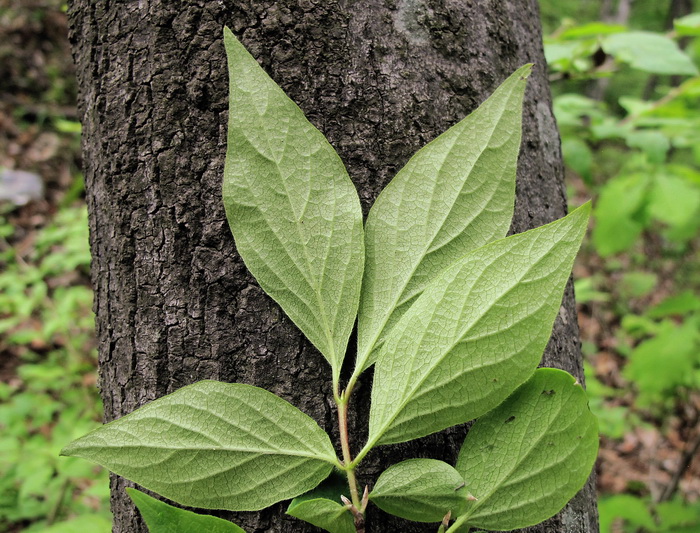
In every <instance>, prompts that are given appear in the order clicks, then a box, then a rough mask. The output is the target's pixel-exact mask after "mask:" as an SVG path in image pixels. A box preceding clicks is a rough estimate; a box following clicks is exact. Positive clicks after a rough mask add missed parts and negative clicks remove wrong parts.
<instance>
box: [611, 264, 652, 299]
mask: <svg viewBox="0 0 700 533" xmlns="http://www.w3.org/2000/svg"><path fill="white" fill-rule="evenodd" d="M658 283H659V277H658V276H657V275H656V274H654V273H653V272H638V271H635V272H625V273H624V274H622V278H621V279H620V282H619V284H618V289H617V290H618V291H619V293H620V295H621V296H622V297H623V298H624V299H625V300H629V299H631V298H641V297H642V296H646V295H647V294H649V293H650V292H651V291H653V290H654V289H655V288H656V286H657V284H658Z"/></svg>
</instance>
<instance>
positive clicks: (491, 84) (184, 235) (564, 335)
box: [70, 0, 597, 533]
mask: <svg viewBox="0 0 700 533" xmlns="http://www.w3.org/2000/svg"><path fill="white" fill-rule="evenodd" d="M70 20H71V27H72V30H71V41H72V46H73V51H74V56H75V60H76V63H77V66H78V80H79V86H80V108H81V113H82V118H83V125H84V129H83V136H84V137H83V138H84V140H83V146H84V161H85V177H86V184H87V194H88V202H89V210H90V229H91V246H92V254H93V265H92V276H93V282H94V286H95V311H96V313H97V330H98V336H99V348H100V365H101V380H100V383H101V388H102V395H103V398H104V406H105V416H106V419H107V420H112V419H115V418H118V417H120V416H122V415H124V414H126V413H129V412H131V411H132V410H134V409H136V408H137V407H139V406H141V405H143V404H144V403H146V402H148V401H150V400H153V399H155V398H158V397H160V396H162V395H164V394H167V393H169V392H172V391H174V390H176V389H177V388H179V387H182V386H183V385H186V384H189V383H192V382H194V381H198V380H201V379H205V378H210V379H218V380H222V381H230V382H245V383H251V384H254V385H258V386H260V387H264V388H266V389H268V390H270V391H272V392H274V393H276V394H278V395H280V396H282V397H283V398H285V399H287V400H289V401H290V402H292V403H293V404H294V405H296V406H297V407H299V408H300V409H302V410H303V411H304V412H306V413H308V414H309V415H311V416H312V417H314V418H315V419H316V420H318V421H319V423H320V424H321V425H322V426H323V427H325V428H327V429H328V430H329V431H330V432H331V434H332V435H335V429H334V428H335V416H336V415H335V410H334V408H333V403H332V396H331V387H330V382H329V369H328V366H327V364H326V363H325V361H324V360H323V358H322V357H321V356H320V355H319V354H318V353H317V352H316V351H315V350H314V349H313V348H312V347H311V346H310V345H309V344H308V342H306V341H305V340H304V338H303V337H302V335H301V334H300V333H299V332H298V330H297V329H296V328H295V327H294V325H293V324H292V323H291V322H290V321H289V320H288V319H287V318H286V317H285V316H284V314H283V313H282V312H281V311H280V309H279V308H278V307H277V306H276V305H275V304H274V303H273V302H272V301H271V300H270V299H269V298H268V297H267V296H266V295H265V294H263V293H262V291H261V290H260V288H259V287H258V286H257V284H256V283H255V281H254V280H253V279H252V277H251V276H250V274H249V273H248V272H247V270H246V268H245V267H244V265H243V263H242V261H241V259H240V257H239V256H238V255H237V254H236V251H235V248H234V243H233V239H232V237H231V233H230V231H229V229H228V227H227V224H226V220H225V216H224V210H223V205H222V201H221V180H222V173H223V164H224V153H225V148H226V120H227V89H228V87H227V72H226V61H225V55H224V50H223V44H222V28H223V26H224V25H228V26H230V27H231V28H232V30H233V31H234V33H235V34H236V35H237V36H238V37H239V38H240V39H241V40H242V42H243V43H244V44H245V45H246V46H247V47H248V49H249V50H250V51H251V52H252V54H253V55H254V56H255V57H256V58H258V60H259V61H260V62H261V64H262V65H263V67H264V68H265V69H266V70H267V71H268V72H269V73H270V74H271V76H272V77H273V78H274V79H275V80H276V81H277V82H278V83H279V84H280V85H281V86H282V87H283V88H284V90H285V91H287V93H288V94H289V95H290V96H291V97H292V98H293V99H294V100H295V101H296V102H297V103H298V104H299V105H300V106H301V108H302V109H303V110H304V112H305V113H306V114H307V116H308V117H309V118H310V120H311V121H312V122H313V123H314V124H315V125H316V126H317V127H319V129H321V131H323V132H324V133H325V134H326V135H327V136H328V138H329V140H330V141H331V143H332V144H333V146H335V148H336V149H337V150H338V152H339V153H340V156H341V157H342V159H343V160H344V161H345V163H346V165H347V166H348V169H349V172H350V175H351V176H352V178H353V180H354V182H355V184H356V185H357V188H358V190H359V191H360V197H361V200H362V204H363V209H364V210H365V214H366V212H367V210H368V209H369V206H370V205H371V204H372V202H373V200H374V198H376V196H377V194H378V193H379V191H380V190H381V189H382V188H383V187H384V186H385V185H386V184H387V183H388V182H389V180H390V179H391V177H392V176H393V175H394V174H395V173H396V171H397V170H398V169H399V168H401V166H402V165H403V164H404V163H405V162H406V161H407V160H408V158H409V157H410V156H411V155H412V154H413V153H414V152H415V151H416V150H417V149H418V148H419V147H421V146H423V145H424V144H425V143H426V142H428V141H430V140H431V139H433V138H434V137H435V136H437V135H438V134H439V133H441V132H442V131H444V130H445V129H446V128H448V127H449V126H450V125H452V124H454V123H455V122H457V121H458V120H459V119H461V118H462V117H464V116H465V115H466V114H467V113H469V112H470V111H471V110H472V109H474V108H475V107H476V106H477V105H478V104H479V103H480V102H481V101H482V100H483V99H484V98H485V97H486V96H487V95H488V94H490V92H491V91H492V90H493V89H495V88H496V87H497V86H498V84H499V83H500V82H501V81H503V80H504V79H505V78H506V77H507V76H508V75H509V74H510V73H511V72H512V71H513V70H515V69H516V68H517V67H519V66H521V65H522V64H524V63H527V62H534V63H535V64H536V67H535V72H534V74H533V75H532V76H531V78H530V81H529V83H528V90H527V94H526V103H525V115H524V138H523V144H522V153H521V155H520V163H519V171H518V186H517V206H516V215H515V219H514V222H513V228H512V229H513V231H515V232H520V231H523V230H526V229H528V228H531V227H534V226H538V225H541V224H543V223H546V222H549V221H551V220H553V219H556V218H558V217H561V216H562V215H564V213H565V211H566V198H565V194H564V186H563V182H562V174H563V171H562V162H561V154H560V147H559V138H558V134H557V129H556V125H555V122H554V119H553V116H552V111H551V101H550V94H549V89H548V86H547V77H546V70H545V61H544V57H543V52H542V44H541V34H540V31H541V30H540V23H539V13H538V6H537V2H536V0H479V1H477V0H236V1H235V2H234V1H233V0H198V1H196V2H172V1H168V0H139V1H136V0H73V1H72V3H71V6H70ZM351 349H352V347H351ZM544 363H545V364H546V365H548V366H556V367H560V368H564V369H566V370H568V371H570V372H572V373H574V374H575V375H577V376H579V377H582V376H581V374H582V369H581V357H580V350H579V341H578V330H577V325H576V314H575V309H574V300H573V293H572V291H571V289H569V290H567V292H566V297H565V300H564V304H563V305H562V308H561V312H560V315H559V318H558V320H557V323H556V326H555V328H554V336H553V339H552V341H551V342H550V344H549V347H548V348H547V352H546V354H545V357H544ZM370 381H371V376H368V377H367V378H366V379H364V381H363V382H362V384H361V386H360V389H359V390H358V393H357V394H356V396H355V398H356V401H355V402H354V405H353V409H354V410H355V411H357V409H358V407H362V406H366V402H367V400H368V398H369V384H370ZM350 422H351V425H352V427H354V428H356V430H355V435H357V436H356V437H355V439H354V441H353V443H352V444H353V448H354V450H355V451H357V450H358V449H359V447H360V444H361V441H362V436H361V435H362V433H363V431H364V429H363V428H365V427H366V422H367V420H366V415H358V416H356V417H353V418H352V419H351V421H350ZM465 431H466V429H465V428H456V429H452V430H449V431H446V432H444V433H441V434H439V435H434V436H431V437H427V438H424V439H421V440H420V441H418V442H414V443H408V444H403V445H397V446H391V447H385V448H380V449H379V450H377V451H376V452H375V453H372V454H371V455H370V456H369V457H368V459H367V462H366V463H363V465H362V468H361V481H362V482H367V483H370V482H371V481H372V480H373V479H376V476H377V475H378V472H379V471H381V469H382V468H385V467H386V466H388V465H389V464H393V463H395V462H398V461H399V460H401V459H403V458H408V457H423V456H431V457H437V458H443V459H446V460H448V461H452V460H454V457H455V455H456V453H457V451H458V449H459V446H460V445H461V442H462V440H463V437H464V434H465ZM126 484H127V483H126V482H125V481H124V480H123V479H121V478H118V477H113V478H112V507H113V511H114V517H115V524H114V531H115V532H116V533H141V532H145V531H146V529H145V526H144V525H143V523H142V522H141V520H140V518H139V517H138V513H137V512H136V511H135V510H134V508H133V506H132V505H131V503H130V501H129V499H128V497H127V496H126V494H125V493H124V491H123V489H124V486H125V485H126ZM283 509H284V507H283V506H282V505H279V506H276V507H274V508H272V509H270V510H266V511H263V512H261V513H258V514H255V513H240V514H237V515H235V516H234V515H230V517H231V518H235V520H236V521H237V522H238V523H239V524H240V525H241V526H242V527H244V528H245V529H246V531H248V532H250V533H253V532H291V531H295V532H297V531H298V532H305V531H316V529H315V528H312V527H310V526H308V525H306V524H304V523H302V522H300V521H298V520H296V519H292V518H291V517H287V516H285V515H284V514H283ZM435 530H436V527H435V526H433V525H429V526H426V525H419V524H409V523H407V522H404V521H401V520H398V519H394V518H391V517H387V516H385V515H382V514H381V513H380V512H379V511H378V510H377V509H376V508H373V509H371V511H370V518H369V526H368V532H369V533H377V532H396V531H401V532H404V533H413V532H434V531H435ZM530 531H533V532H534V531H537V532H555V531H556V532H568V533H594V532H596V531H597V517H596V510H595V503H594V492H593V489H592V485H589V486H587V487H586V488H585V489H584V491H583V492H582V494H580V495H579V496H578V497H577V498H575V499H574V501H573V502H572V503H571V504H570V505H569V507H567V509H566V510H565V511H564V512H563V513H562V514H561V515H560V516H559V517H557V518H555V519H553V520H551V521H549V522H547V523H546V524H544V525H541V526H538V527H535V528H531V530H530Z"/></svg>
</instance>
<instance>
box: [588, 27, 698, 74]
mask: <svg viewBox="0 0 700 533" xmlns="http://www.w3.org/2000/svg"><path fill="white" fill-rule="evenodd" d="M602 46H603V50H605V52H606V53H608V54H610V55H611V56H613V57H615V59H617V60H619V61H623V62H625V63H629V64H630V66H632V67H633V68H636V69H638V70H642V71H644V72H651V73H654V74H681V75H684V74H685V75H690V76H695V75H696V74H697V73H698V68H697V67H696V66H695V64H694V63H693V60H692V59H690V57H688V55H687V54H686V53H685V52H683V51H682V50H681V49H680V48H679V47H678V45H677V44H676V43H675V42H674V41H673V40H672V39H670V38H668V37H666V36H665V35H660V34H658V33H652V32H648V31H630V32H625V33H615V34H613V35H609V36H607V37H606V38H605V39H603V41H602Z"/></svg>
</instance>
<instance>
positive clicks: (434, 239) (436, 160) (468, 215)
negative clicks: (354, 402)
mask: <svg viewBox="0 0 700 533" xmlns="http://www.w3.org/2000/svg"><path fill="white" fill-rule="evenodd" d="M531 68H532V66H531V65H526V66H524V67H522V68H520V69H519V70H517V71H516V72H515V73H514V74H512V75H511V76H510V77H509V78H508V79H507V80H506V81H505V82H504V83H503V84H502V85H501V86H500V87H499V88H498V89H497V90H496V91H495V92H494V93H493V95H492V96H491V97H490V98H489V99H488V100H486V101H485V102H484V103H483V104H482V105H481V106H480V107H479V108H478V109H477V110H476V111H474V112H473V113H472V114H471V115H469V116H468V117H466V118H465V119H464V120H462V121H461V122H459V123H458V124H456V125H455V126H453V127H452V128H450V129H449V130H447V131H446V132H445V133H443V134H442V135H440V136H439V137H438V138H437V139H435V140H434V141H432V142H431V143H429V144H428V145H426V146H425V147H423V148H422V149H421V150H419V151H418V152H416V154H415V155H414V156H413V157H412V158H411V160H410V161H409V162H408V163H407V164H406V166H405V167H404V168H402V169H401V170H400V171H399V172H398V174H397V175H396V176H395V177H394V179H393V180H392V181H391V183H390V184H389V185H388V186H387V187H386V189H384V190H383V191H382V193H381V194H380V195H379V198H377V201H376V202H375V204H374V205H373V206H372V209H371V210H370V213H369V216H368V217H367V224H366V230H365V245H366V249H367V256H366V262H365V277H364V280H363V286H362V295H361V302H360V314H359V325H358V362H357V367H358V370H362V369H364V368H367V367H368V366H370V365H371V364H373V363H374V362H375V360H376V354H377V351H376V350H375V348H376V347H377V346H378V345H379V344H380V343H381V340H382V339H383V338H384V337H385V336H386V333H387V332H388V331H389V330H390V329H391V327H392V326H393V325H394V324H395V323H396V322H397V320H398V319H399V318H400V316H401V315H402V314H403V313H404V312H405V311H406V310H407V309H408V307H410V304H411V303H412V302H413V301H414V299H415V297H416V296H417V295H418V294H420V292H421V291H422V290H423V289H424V288H425V286H426V285H427V284H428V283H429V282H430V281H432V279H433V278H434V277H435V276H436V275H437V274H438V273H440V272H441V271H442V270H444V269H445V268H447V267H448V266H449V265H450V264H452V263H454V262H455V261H456V260H457V259H459V258H460V257H462V256H463V255H464V254H466V253H467V252H469V251H471V250H473V249H475V248H478V247H480V246H483V245H484V244H487V243H489V242H491V241H493V240H495V239H501V238H503V237H505V236H506V233H507V231H508V228H509V226H510V222H511V218H512V217H513V203H514V196H515V171H516V163H517V159H518V151H519V149H520V137H521V121H522V99H523V92H524V90H525V83H526V82H525V79H526V78H527V76H528V75H529V73H530V70H531Z"/></svg>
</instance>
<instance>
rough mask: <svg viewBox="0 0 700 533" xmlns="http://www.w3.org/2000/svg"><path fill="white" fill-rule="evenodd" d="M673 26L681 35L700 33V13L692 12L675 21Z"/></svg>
mask: <svg viewBox="0 0 700 533" xmlns="http://www.w3.org/2000/svg"><path fill="white" fill-rule="evenodd" d="M673 27H674V29H675V30H676V33H677V34H678V36H679V37H685V36H693V37H697V36H698V35H700V13H691V14H690V15H686V16H685V17H681V18H679V19H676V20H674V21H673Z"/></svg>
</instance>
